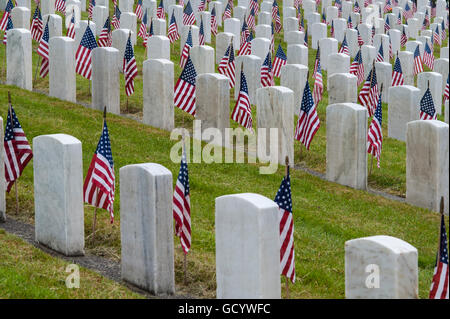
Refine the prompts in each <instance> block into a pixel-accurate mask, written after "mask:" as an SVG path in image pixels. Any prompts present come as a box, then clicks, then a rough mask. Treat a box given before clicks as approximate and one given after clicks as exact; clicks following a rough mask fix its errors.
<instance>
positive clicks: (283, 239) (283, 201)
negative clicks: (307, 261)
mask: <svg viewBox="0 0 450 319" xmlns="http://www.w3.org/2000/svg"><path fill="white" fill-rule="evenodd" d="M274 202H275V203H276V204H277V205H278V212H279V214H278V220H279V225H280V264H281V267H280V268H281V274H282V275H283V276H286V277H287V278H289V279H290V280H291V282H292V283H294V282H295V254H294V218H293V214H292V197H291V179H290V177H289V163H288V162H287V163H286V175H285V176H284V178H283V180H282V181H281V185H280V188H279V189H278V192H277V195H276V196H275V199H274Z"/></svg>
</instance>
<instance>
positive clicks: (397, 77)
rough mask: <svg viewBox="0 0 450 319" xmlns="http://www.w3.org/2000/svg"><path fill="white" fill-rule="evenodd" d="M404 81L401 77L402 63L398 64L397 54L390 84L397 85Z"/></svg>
mask: <svg viewBox="0 0 450 319" xmlns="http://www.w3.org/2000/svg"><path fill="white" fill-rule="evenodd" d="M404 83H405V78H404V77H403V72H402V65H401V64H400V58H399V57H398V56H397V58H396V59H395V64H394V71H393V72H392V84H391V86H399V85H403V84H404Z"/></svg>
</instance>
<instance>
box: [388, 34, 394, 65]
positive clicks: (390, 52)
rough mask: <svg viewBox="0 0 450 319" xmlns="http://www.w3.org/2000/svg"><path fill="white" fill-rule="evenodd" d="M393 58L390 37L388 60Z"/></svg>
mask: <svg viewBox="0 0 450 319" xmlns="http://www.w3.org/2000/svg"><path fill="white" fill-rule="evenodd" d="M392 58H394V52H393V51H392V41H391V37H389V60H391V59H392Z"/></svg>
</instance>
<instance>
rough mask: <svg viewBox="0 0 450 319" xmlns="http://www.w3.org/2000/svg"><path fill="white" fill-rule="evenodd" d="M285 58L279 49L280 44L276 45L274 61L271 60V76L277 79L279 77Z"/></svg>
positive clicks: (280, 48) (281, 49)
mask: <svg viewBox="0 0 450 319" xmlns="http://www.w3.org/2000/svg"><path fill="white" fill-rule="evenodd" d="M286 63H287V56H286V54H285V53H284V51H283V48H282V47H281V44H278V49H277V54H276V55H275V59H274V60H273V75H274V76H276V77H277V78H279V77H280V73H281V67H282V66H283V65H286Z"/></svg>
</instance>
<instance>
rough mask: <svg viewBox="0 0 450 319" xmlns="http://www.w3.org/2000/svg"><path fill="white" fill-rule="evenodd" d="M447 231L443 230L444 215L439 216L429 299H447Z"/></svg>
mask: <svg viewBox="0 0 450 319" xmlns="http://www.w3.org/2000/svg"><path fill="white" fill-rule="evenodd" d="M447 247H448V246H447V231H446V230H445V221H444V214H441V229H440V235H439V251H438V253H437V256H436V263H435V265H434V274H433V280H432V282H431V288H430V296H429V298H430V299H448V291H449V284H448V282H449V277H448V250H447Z"/></svg>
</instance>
